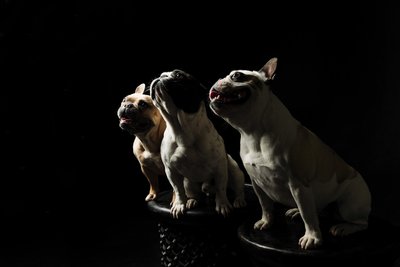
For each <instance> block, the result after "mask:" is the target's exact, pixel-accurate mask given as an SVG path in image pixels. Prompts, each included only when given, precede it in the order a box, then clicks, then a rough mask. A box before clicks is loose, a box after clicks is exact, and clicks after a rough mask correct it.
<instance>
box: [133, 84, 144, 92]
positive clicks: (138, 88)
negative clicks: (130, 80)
mask: <svg viewBox="0 0 400 267" xmlns="http://www.w3.org/2000/svg"><path fill="white" fill-rule="evenodd" d="M145 88H146V85H145V84H144V83H142V84H140V85H139V86H138V87H136V89H135V93H136V94H143V92H144V89H145Z"/></svg>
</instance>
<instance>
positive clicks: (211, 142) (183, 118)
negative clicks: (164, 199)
mask: <svg viewBox="0 0 400 267" xmlns="http://www.w3.org/2000/svg"><path fill="white" fill-rule="evenodd" d="M161 76H164V77H171V72H164V73H162V74H161ZM153 82H154V81H153ZM158 89H159V90H155V89H154V88H153V83H152V85H151V91H155V92H154V95H155V97H154V98H153V102H154V104H155V106H156V107H157V108H159V110H160V112H161V115H162V116H163V118H164V120H165V121H166V124H167V127H166V129H165V132H164V138H163V140H162V143H161V158H162V161H163V163H164V166H165V173H166V175H167V177H168V179H169V181H170V183H171V185H172V187H173V189H174V192H175V200H174V202H173V203H172V207H171V213H172V215H173V217H175V218H178V217H179V216H180V215H181V214H183V213H184V211H185V210H186V209H190V208H192V207H194V206H195V205H196V204H197V202H196V201H197V200H196V199H197V198H198V194H199V192H200V193H201V190H202V189H203V191H204V190H205V189H204V188H205V187H208V186H210V185H211V184H213V193H215V204H216V206H215V209H216V211H217V212H218V213H220V214H222V215H224V216H226V215H227V214H228V213H229V212H230V210H231V208H232V205H231V204H230V202H229V200H228V198H227V186H228V183H230V185H231V186H232V188H233V191H234V193H235V200H234V202H233V206H234V207H243V206H245V205H246V202H245V197H244V180H245V177H244V173H243V172H242V171H241V170H240V169H239V166H238V165H237V163H236V162H235V161H234V160H233V159H232V158H231V156H230V155H228V154H227V153H226V152H225V146H224V141H223V139H222V137H221V136H220V135H219V134H218V132H217V131H216V129H215V128H214V125H213V124H212V122H211V121H210V120H209V118H208V116H207V113H206V107H205V101H202V103H201V104H200V108H199V110H198V111H197V112H195V113H186V112H184V111H183V110H181V109H178V108H177V107H176V106H175V105H174V102H173V100H172V99H171V97H170V95H168V93H167V92H166V90H165V88H163V87H162V86H161V87H159V88H158ZM152 94H153V93H152ZM228 175H229V179H228ZM198 185H200V187H201V186H203V188H199V187H198ZM185 190H186V193H185Z"/></svg>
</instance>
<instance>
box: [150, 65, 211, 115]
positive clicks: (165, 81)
mask: <svg viewBox="0 0 400 267" xmlns="http://www.w3.org/2000/svg"><path fill="white" fill-rule="evenodd" d="M150 96H151V98H152V99H153V100H154V101H155V104H156V106H157V107H159V108H160V109H161V110H163V111H164V112H167V113H171V112H173V109H174V108H175V109H179V110H183V111H184V112H186V113H195V112H197V111H198V109H199V107H200V103H201V102H202V101H203V100H204V99H205V97H206V96H207V89H206V88H205V87H204V86H203V85H202V84H201V83H200V82H199V81H198V80H197V79H195V78H194V77H193V76H192V75H190V74H189V73H187V72H184V71H182V70H174V71H171V72H163V73H162V74H161V75H160V77H159V78H156V79H154V80H153V81H152V83H151V85H150ZM171 104H173V106H171Z"/></svg>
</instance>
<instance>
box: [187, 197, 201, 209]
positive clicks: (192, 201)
mask: <svg viewBox="0 0 400 267" xmlns="http://www.w3.org/2000/svg"><path fill="white" fill-rule="evenodd" d="M197 203H198V202H197V200H196V199H194V198H189V199H188V201H187V202H186V208H187V209H192V208H194V207H196V206H197Z"/></svg>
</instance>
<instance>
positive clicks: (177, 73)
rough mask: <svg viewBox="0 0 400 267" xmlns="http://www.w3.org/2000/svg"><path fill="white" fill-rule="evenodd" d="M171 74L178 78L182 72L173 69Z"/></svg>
mask: <svg viewBox="0 0 400 267" xmlns="http://www.w3.org/2000/svg"><path fill="white" fill-rule="evenodd" d="M172 74H173V77H174V78H175V79H179V78H181V77H182V73H180V72H179V71H174V72H173V73H172Z"/></svg>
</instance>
